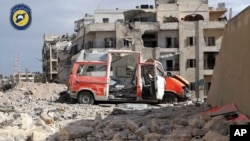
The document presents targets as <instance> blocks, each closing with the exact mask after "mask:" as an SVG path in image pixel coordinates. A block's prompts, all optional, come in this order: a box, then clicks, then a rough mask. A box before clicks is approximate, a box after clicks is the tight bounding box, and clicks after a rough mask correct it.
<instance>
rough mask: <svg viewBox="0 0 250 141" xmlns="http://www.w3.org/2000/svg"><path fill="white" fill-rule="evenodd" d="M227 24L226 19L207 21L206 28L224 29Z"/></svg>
mask: <svg viewBox="0 0 250 141" xmlns="http://www.w3.org/2000/svg"><path fill="white" fill-rule="evenodd" d="M226 24H227V22H226V21H210V22H205V24H204V29H224V28H225V25H226Z"/></svg>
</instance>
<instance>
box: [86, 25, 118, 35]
mask: <svg viewBox="0 0 250 141" xmlns="http://www.w3.org/2000/svg"><path fill="white" fill-rule="evenodd" d="M98 31H115V24H114V23H95V24H89V25H88V26H87V27H86V32H85V34H88V33H90V32H98Z"/></svg>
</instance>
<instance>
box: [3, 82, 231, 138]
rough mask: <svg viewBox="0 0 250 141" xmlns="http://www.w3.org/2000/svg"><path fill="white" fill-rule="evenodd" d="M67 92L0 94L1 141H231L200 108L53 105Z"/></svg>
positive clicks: (222, 125)
mask: <svg viewBox="0 0 250 141" xmlns="http://www.w3.org/2000/svg"><path fill="white" fill-rule="evenodd" d="M65 89H66V87H65V86H64V85H59V84H40V83H35V84H34V83H20V84H19V85H17V86H16V87H15V88H14V89H12V90H10V91H7V92H6V93H0V101H1V102H0V124H1V126H0V127H1V128H0V140H2V141H26V140H27V141H28V140H32V141H55V140H58V141H68V140H72V141H73V140H74V141H105V140H106V141H108V140H113V141H137V140H138V141H140V140H144V141H154V140H155V141H189V140H192V141H199V140H200V141H201V140H207V141H210V140H212V139H217V140H220V141H224V140H225V141H227V140H229V136H228V133H229V123H228V122H227V121H226V119H225V118H224V117H223V116H219V117H216V118H213V119H212V118H211V117H209V116H207V115H197V113H199V112H200V111H203V110H204V109H205V108H206V107H204V106H200V107H196V106H194V105H186V104H185V103H182V104H179V105H175V106H174V105H170V104H169V105H166V104H163V105H147V104H126V103H123V104H99V105H79V104H63V103H58V102H56V100H57V99H58V97H59V95H58V93H59V92H61V91H63V90H65Z"/></svg>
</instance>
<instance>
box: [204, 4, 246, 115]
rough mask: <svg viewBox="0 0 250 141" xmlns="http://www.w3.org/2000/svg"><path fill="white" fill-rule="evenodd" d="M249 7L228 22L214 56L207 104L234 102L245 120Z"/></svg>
mask: <svg viewBox="0 0 250 141" xmlns="http://www.w3.org/2000/svg"><path fill="white" fill-rule="evenodd" d="M249 37H250V7H247V8H246V9H245V10H243V11H242V12H241V13H240V14H238V15H237V16H236V17H234V18H233V19H232V20H230V21H229V22H228V24H227V25H226V27H225V32H224V34H223V39H222V45H221V50H220V54H219V55H218V57H217V60H216V65H215V69H214V75H213V78H212V86H211V90H210V92H209V94H208V103H209V104H211V105H212V106H222V105H226V104H230V103H235V104H236V106H237V108H238V109H239V111H240V112H243V113H244V114H246V115H247V116H248V117H249V116H250V111H249V106H250V105H249V99H250V95H249V91H250V87H249V83H250V75H249V71H250V61H249V59H250V57H249V52H250V48H249V46H250V40H249Z"/></svg>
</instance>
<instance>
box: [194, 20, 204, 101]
mask: <svg viewBox="0 0 250 141" xmlns="http://www.w3.org/2000/svg"><path fill="white" fill-rule="evenodd" d="M203 24H204V22H203V21H198V22H196V27H195V30H196V32H195V33H196V47H195V58H196V69H195V82H196V85H195V86H196V90H195V92H196V98H202V97H203V95H204V78H203V77H204V73H203V68H204V56H203V47H204V44H203V37H204V33H203Z"/></svg>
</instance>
